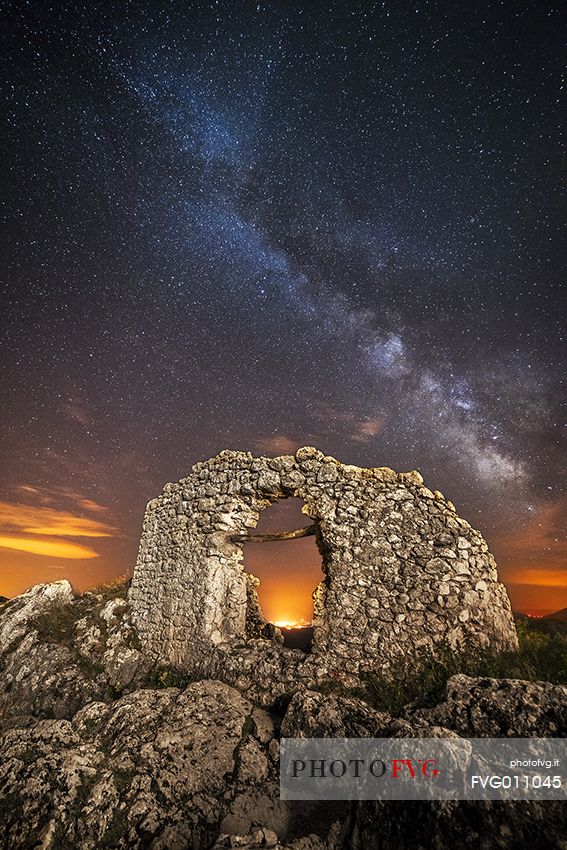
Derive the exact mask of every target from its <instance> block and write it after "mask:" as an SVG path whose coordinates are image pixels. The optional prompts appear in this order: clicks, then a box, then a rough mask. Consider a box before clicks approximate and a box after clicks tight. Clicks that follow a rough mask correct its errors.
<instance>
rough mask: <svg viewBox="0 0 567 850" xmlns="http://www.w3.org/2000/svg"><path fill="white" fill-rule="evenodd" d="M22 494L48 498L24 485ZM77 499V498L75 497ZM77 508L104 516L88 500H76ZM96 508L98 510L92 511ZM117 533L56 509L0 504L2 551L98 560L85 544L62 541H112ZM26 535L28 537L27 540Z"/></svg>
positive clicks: (94, 520) (9, 503)
mask: <svg viewBox="0 0 567 850" xmlns="http://www.w3.org/2000/svg"><path fill="white" fill-rule="evenodd" d="M19 489H20V491H21V492H23V493H27V494H28V495H30V496H32V495H33V496H34V497H35V498H36V499H40V500H41V497H42V496H45V493H44V491H42V490H41V489H40V488H34V487H31V486H29V485H21V486H20V488H19ZM75 495H76V494H75ZM75 501H76V502H77V503H78V504H81V503H86V504H83V507H85V508H89V509H90V510H91V511H92V510H93V509H94V510H95V511H98V512H102V511H104V510H105V508H104V507H103V506H102V505H99V504H98V503H97V502H93V503H92V505H91V504H90V500H89V499H84V498H82V497H80V498H78V499H75ZM93 506H95V507H94V508H93ZM116 533H117V529H116V528H114V527H113V526H111V525H109V524H108V523H105V522H102V521H101V520H100V519H93V518H91V517H87V518H85V517H82V516H77V514H76V513H73V512H71V511H65V510H57V509H56V508H52V507H46V506H45V505H44V504H43V505H40V506H35V505H23V504H20V503H16V502H0V548H2V549H16V550H18V551H20V552H29V553H30V554H32V555H45V556H47V557H56V558H69V559H83V558H98V552H96V551H95V550H94V549H93V548H91V547H90V546H86V545H85V544H84V543H76V542H73V541H70V540H63V539H60V538H64V537H88V538H99V537H113V536H115V534H116ZM24 535H25V536H24Z"/></svg>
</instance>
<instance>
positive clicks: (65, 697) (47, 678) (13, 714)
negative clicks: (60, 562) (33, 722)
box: [0, 581, 149, 728]
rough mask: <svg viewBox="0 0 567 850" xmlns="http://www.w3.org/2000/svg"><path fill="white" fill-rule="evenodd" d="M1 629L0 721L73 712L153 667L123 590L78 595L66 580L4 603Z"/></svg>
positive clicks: (128, 684)
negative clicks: (113, 594)
mask: <svg viewBox="0 0 567 850" xmlns="http://www.w3.org/2000/svg"><path fill="white" fill-rule="evenodd" d="M124 592H125V591H124ZM0 636H1V641H0V728H1V727H6V726H7V725H15V724H16V725H18V724H21V723H22V722H23V719H24V718H25V717H26V716H28V715H29V716H32V717H45V718H70V717H72V716H73V715H74V714H75V712H76V711H78V710H79V708H81V707H82V706H84V705H85V704H86V703H88V702H92V701H94V700H102V699H105V698H106V697H107V696H108V695H110V696H112V695H116V694H117V693H119V692H121V691H123V690H125V689H127V688H130V689H132V688H133V687H135V686H136V684H140V683H141V682H142V681H143V680H145V678H146V677H147V674H148V670H149V664H148V662H147V660H146V659H145V658H144V656H143V654H142V653H141V651H140V649H139V648H138V647H139V644H138V638H137V635H136V633H135V630H134V628H133V627H132V625H131V623H130V620H129V605H128V602H127V601H126V599H125V598H124V596H122V597H117V598H113V599H110V600H107V599H105V598H104V596H102V595H99V594H96V593H86V594H83V595H82V596H75V594H74V593H73V591H72V589H71V585H70V584H69V582H67V581H59V582H54V583H53V584H40V585H36V586H35V587H32V588H31V589H30V590H29V591H27V592H26V593H24V594H22V596H18V597H16V598H15V599H12V600H10V601H9V602H7V603H5V604H4V605H3V606H2V607H1V608H0Z"/></svg>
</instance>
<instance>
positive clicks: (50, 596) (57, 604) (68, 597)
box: [0, 579, 74, 652]
mask: <svg viewBox="0 0 567 850" xmlns="http://www.w3.org/2000/svg"><path fill="white" fill-rule="evenodd" d="M73 599H74V594H73V589H72V587H71V585H70V584H69V582H68V581H67V580H66V579H63V580H62V581H54V582H51V583H50V584H36V585H34V587H31V588H30V589H29V590H27V591H26V592H25V593H22V594H21V595H20V596H16V597H15V598H14V599H9V600H7V601H6V602H4V603H3V605H2V606H1V607H0V649H1V650H2V651H3V652H8V651H9V650H10V649H11V648H12V647H13V646H14V645H15V644H16V643H18V642H19V641H20V640H21V639H22V638H23V637H24V635H25V634H26V633H27V632H28V631H29V624H30V622H32V621H34V620H35V619H37V617H38V616H39V615H41V614H46V613H48V612H49V611H52V610H53V609H54V608H61V607H62V606H65V605H68V604H69V603H71V602H72V601H73Z"/></svg>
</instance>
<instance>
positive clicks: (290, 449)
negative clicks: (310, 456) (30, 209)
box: [255, 434, 301, 454]
mask: <svg viewBox="0 0 567 850" xmlns="http://www.w3.org/2000/svg"><path fill="white" fill-rule="evenodd" d="M255 445H256V448H257V449H259V451H261V452H267V453H268V454H293V453H294V452H295V451H296V450H297V449H298V448H299V446H300V445H301V444H300V443H299V442H298V441H297V440H295V439H293V437H288V436H286V434H276V435H275V436H273V437H258V439H257V440H256V441H255Z"/></svg>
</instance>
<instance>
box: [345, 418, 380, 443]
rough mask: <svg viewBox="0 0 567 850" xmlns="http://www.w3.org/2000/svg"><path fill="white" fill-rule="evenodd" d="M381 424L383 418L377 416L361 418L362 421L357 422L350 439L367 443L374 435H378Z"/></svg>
mask: <svg viewBox="0 0 567 850" xmlns="http://www.w3.org/2000/svg"><path fill="white" fill-rule="evenodd" d="M383 425H384V420H383V419H382V418H381V417H379V416H375V417H373V418H372V419H363V420H362V422H359V423H358V426H357V429H356V431H355V432H354V433H353V434H352V435H351V439H352V440H354V442H355V443H368V442H370V440H372V439H373V438H374V437H377V436H378V434H379V433H380V431H381V430H382V427H383Z"/></svg>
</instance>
